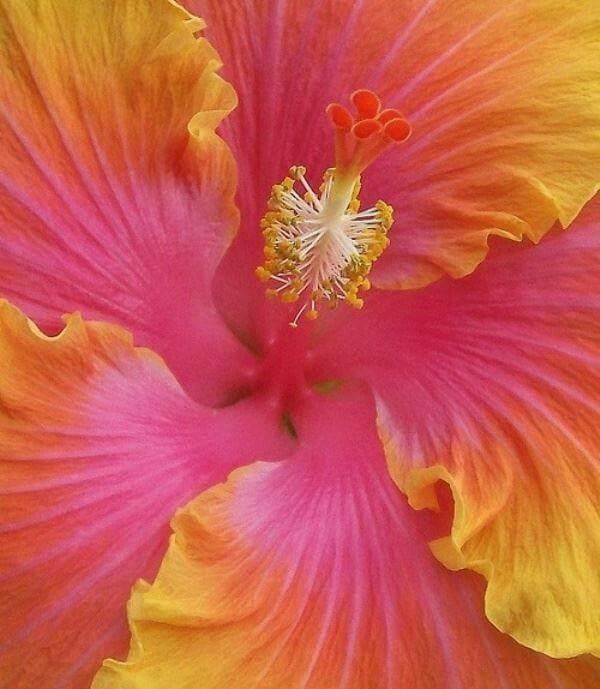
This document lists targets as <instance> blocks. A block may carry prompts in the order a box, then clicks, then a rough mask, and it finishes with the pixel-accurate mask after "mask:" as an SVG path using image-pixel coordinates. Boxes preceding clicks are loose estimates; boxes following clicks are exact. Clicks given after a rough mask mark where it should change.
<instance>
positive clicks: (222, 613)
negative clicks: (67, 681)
mask: <svg viewBox="0 0 600 689" xmlns="http://www.w3.org/2000/svg"><path fill="white" fill-rule="evenodd" d="M297 422H298V427H297V428H298V433H299V446H300V450H299V452H298V454H297V455H296V456H295V457H294V458H291V459H290V460H288V461H286V462H283V463H273V464H265V463H258V464H253V465H251V466H249V467H245V468H243V469H239V470H237V471H235V472H234V473H233V474H232V475H231V476H230V477H229V479H228V481H227V483H225V484H224V485H221V486H217V487H215V488H211V489H210V490H208V491H207V492H206V493H204V494H203V495H201V496H199V497H198V498H196V499H195V500H193V501H192V502H191V503H190V504H189V505H187V506H186V507H185V508H184V509H183V510H181V511H180V512H179V513H178V514H177V515H176V516H175V518H174V520H173V529H174V531H175V533H174V535H173V536H172V538H171V543H170V547H169V551H168V553H167V555H166V557H165V560H164V562H163V564H162V566H161V569H160V572H159V574H158V576H157V579H156V581H155V583H154V584H152V585H150V584H148V583H146V582H141V583H139V584H138V585H137V586H136V587H135V589H134V592H133V595H132V598H131V600H130V603H129V620H130V625H131V628H132V631H133V641H132V646H131V651H130V655H129V659H128V660H127V662H125V663H117V662H115V661H106V662H105V664H104V667H103V668H102V669H101V670H100V672H99V673H98V675H97V677H96V679H95V681H94V683H93V689H142V688H143V689H196V688H197V687H202V689H229V688H230V687H236V689H257V688H258V687H261V688H263V687H264V688H267V687H268V689H404V688H408V687H410V689H464V688H465V687H469V689H498V687H502V688H503V689H532V688H535V689H541V688H542V687H544V689H545V688H547V687H550V686H552V687H554V688H555V689H593V688H594V687H595V686H596V680H597V679H598V676H599V675H598V673H597V668H594V666H593V664H590V663H588V661H586V660H583V659H577V660H573V661H556V660H552V659H549V658H547V657H545V656H542V655H538V654H536V653H534V652H532V651H530V650H528V649H525V648H522V647H520V646H519V645H518V644H516V643H515V642H514V641H512V640H511V639H510V638H509V637H507V636H504V635H502V634H500V633H499V632H498V631H497V630H495V629H494V628H493V627H492V626H491V625H489V623H487V621H486V620H485V618H484V616H483V611H482V610H481V603H480V600H481V598H480V596H481V593H480V589H481V587H480V585H479V584H480V582H479V580H478V579H477V578H476V577H475V576H474V575H472V574H467V573H459V574H455V573H452V572H448V571H447V570H445V569H444V568H443V567H442V566H441V565H440V564H439V563H437V562H436V561H435V559H434V558H433V557H432V556H431V553H430V552H429V550H428V548H427V546H426V539H427V538H428V537H429V538H430V537H431V536H432V534H433V533H435V531H436V529H438V526H439V525H436V524H435V523H434V521H433V520H432V519H431V517H429V516H428V515H426V514H417V513H416V512H414V511H413V510H411V509H410V508H409V507H408V505H407V504H406V501H405V500H404V499H403V497H402V496H401V494H400V493H399V492H398V490H397V489H396V487H395V486H394V484H393V483H392V481H391V480H390V478H389V475H388V472H387V469H386V466H385V460H384V456H383V452H382V448H381V444H380V442H379V439H378V437H377V433H376V426H375V410H374V405H373V402H372V398H371V397H370V396H368V395H365V396H355V395H354V393H350V394H349V390H347V389H345V390H343V392H342V393H341V394H340V396H339V397H324V398H323V399H318V400H313V401H312V402H311V403H310V404H309V405H308V406H307V407H306V408H305V409H304V410H303V411H302V412H301V414H300V416H299V418H298V419H297Z"/></svg>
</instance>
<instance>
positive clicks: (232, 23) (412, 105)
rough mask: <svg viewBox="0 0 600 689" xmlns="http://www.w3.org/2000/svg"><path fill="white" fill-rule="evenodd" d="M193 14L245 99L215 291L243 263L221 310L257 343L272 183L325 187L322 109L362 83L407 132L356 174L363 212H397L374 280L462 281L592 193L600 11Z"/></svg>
mask: <svg viewBox="0 0 600 689" xmlns="http://www.w3.org/2000/svg"><path fill="white" fill-rule="evenodd" d="M185 3H186V5H187V6H188V7H190V8H191V9H192V10H194V11H197V12H199V13H201V15H202V16H204V17H205V18H206V19H207V22H208V29H207V30H208V35H209V36H210V37H211V40H213V41H214V42H215V45H217V46H218V47H219V51H220V52H221V54H222V55H223V58H224V65H225V66H224V74H225V75H226V76H227V78H228V79H230V81H231V82H232V83H233V85H234V86H235V88H236V90H237V91H238V93H239V95H240V106H239V108H238V109H237V110H236V112H235V113H233V114H232V116H231V117H230V118H228V120H227V122H226V123H225V125H224V129H223V132H224V136H225V137H226V138H227V140H228V141H229V142H230V143H231V146H232V149H233V151H234V153H235V155H236V158H237V159H238V164H239V169H240V175H241V178H242V179H243V180H244V183H243V184H242V185H241V186H240V193H239V197H240V205H241V210H242V218H243V222H242V227H241V229H240V234H239V235H238V238H237V240H236V242H235V243H234V245H233V246H232V248H231V249H230V251H229V252H228V254H227V256H226V258H225V263H224V266H223V271H219V280H220V281H221V283H222V284H220V289H223V290H227V289H228V286H229V282H228V279H227V276H228V274H230V273H231V271H234V270H235V271H236V274H237V275H239V276H240V279H241V280H243V282H244V284H247V285H248V287H247V291H246V290H244V291H242V294H241V296H237V298H233V295H230V297H229V298H227V299H223V303H222V308H223V309H224V311H226V312H228V313H230V314H231V316H230V317H231V320H232V322H234V323H243V326H244V327H245V328H246V329H248V330H249V331H251V332H252V331H256V330H258V328H257V326H256V324H255V323H256V320H257V314H261V312H262V311H263V310H265V311H266V315H265V316H264V320H265V323H266V324H267V325H268V322H269V320H270V319H271V318H272V315H271V314H270V313H269V311H268V309H269V308H270V307H269V305H267V306H265V305H264V303H265V302H264V299H263V290H262V288H261V285H259V284H257V283H256V280H255V278H254V276H253V274H252V271H253V269H254V267H255V266H256V265H257V264H259V263H260V262H261V261H260V256H261V254H260V252H261V249H262V247H261V239H262V237H261V235H260V233H258V232H257V231H256V227H257V224H258V220H259V218H260V216H261V215H262V214H263V211H264V208H265V205H266V200H267V197H268V193H269V188H270V185H272V184H274V183H276V182H278V181H279V180H280V179H282V177H283V176H284V175H285V174H286V172H287V168H288V167H289V166H290V165H292V164H303V165H306V166H307V168H308V174H309V178H310V180H311V181H312V182H313V183H315V184H316V185H317V186H318V183H319V179H320V175H321V173H322V172H323V171H324V170H325V169H327V168H328V167H330V166H331V165H332V164H333V138H332V133H331V130H330V127H329V124H328V122H327V118H326V117H324V109H325V107H326V106H327V104H328V103H329V102H331V101H343V102H345V99H346V98H347V97H348V95H349V94H350V93H351V92H352V91H354V90H355V89H357V88H365V87H366V88H372V89H374V90H375V91H377V92H379V93H380V95H381V97H382V99H383V100H384V102H385V104H386V106H390V107H397V108H399V109H400V110H401V111H402V113H403V114H404V116H405V117H406V118H407V119H408V121H409V122H410V123H411V126H412V130H413V131H412V135H411V137H410V139H409V140H408V141H407V142H405V143H404V144H402V145H401V146H398V147H396V148H394V149H392V150H391V151H389V152H387V153H385V154H384V155H383V156H382V157H381V158H380V159H379V160H378V161H377V162H376V163H375V164H373V166H372V167H371V168H369V169H368V170H367V171H366V172H365V174H364V175H363V189H362V193H361V196H362V198H363V200H364V202H365V207H368V206H369V205H371V204H372V203H373V202H375V201H376V200H377V199H379V198H381V199H384V200H385V201H386V202H388V203H390V204H392V206H394V208H395V218H396V222H395V225H394V227H393V229H392V231H391V233H390V239H391V245H390V247H389V248H388V249H387V250H386V252H385V254H384V255H383V256H382V257H381V259H380V260H379V261H378V263H377V266H376V267H375V268H374V270H373V282H374V283H375V284H377V285H379V286H385V287H391V288H397V287H402V288H417V287H421V286H424V285H426V284H427V283H429V282H432V281H435V280H437V279H438V278H440V277H441V276H443V275H445V274H449V275H451V276H453V277H462V276H464V275H465V274H468V273H470V272H471V271H473V270H474V269H475V267H476V266H477V265H478V264H479V263H480V262H481V261H482V260H483V259H484V257H485V255H486V254H487V251H488V243H489V242H490V241H491V240H492V239H493V237H494V236H496V235H500V236H502V237H504V238H505V239H508V240H519V239H521V238H529V239H531V240H533V241H536V242H537V241H538V240H539V239H540V238H541V237H542V236H543V235H544V234H545V233H546V232H547V231H548V230H550V228H551V227H552V226H553V224H554V222H555V221H556V220H557V219H558V220H560V222H561V223H562V224H563V225H568V224H569V223H570V222H571V221H572V220H573V219H574V217H575V216H576V215H577V213H578V212H579V210H580V209H581V207H582V206H583V205H584V203H586V202H587V201H588V200H589V199H590V198H591V197H592V195H593V194H594V192H595V190H597V189H598V184H599V182H600V174H599V170H600V138H599V137H598V131H599V130H600V61H599V60H598V54H599V53H600V3H598V2H597V0H529V1H528V2H522V1H521V0H463V1H461V2H457V0H435V1H434V0H411V1H410V2H408V1H407V2H400V1H399V0H362V1H361V2H356V0H318V1H315V2H308V1H307V0H280V1H279V2H277V4H276V6H274V4H273V2H272V1H271V0H255V1H254V2H251V3H249V2H242V1H241V0H230V1H229V2H221V1H220V0H185ZM221 278H222V279H221ZM235 288H236V290H237V294H239V292H240V290H239V289H238V288H237V284H236V285H235ZM229 289H231V290H233V289H234V287H233V286H230V287H229ZM240 301H242V302H243V307H240ZM246 302H251V304H250V305H249V306H248V305H247V304H246ZM267 325H263V324H261V328H262V329H263V330H264V328H266V327H267ZM260 335H261V332H260V331H259V332H257V333H256V335H255V336H256V337H257V338H259V337H260Z"/></svg>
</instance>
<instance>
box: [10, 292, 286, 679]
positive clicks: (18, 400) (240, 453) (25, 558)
mask: <svg viewBox="0 0 600 689" xmlns="http://www.w3.org/2000/svg"><path fill="white" fill-rule="evenodd" d="M0 400H1V403H0V446H1V447H2V450H1V452H0V617H1V619H2V625H1V629H0V685H2V686H3V687H11V689H13V688H14V689H56V688H57V687H65V689H67V688H71V687H73V688H79V687H85V686H89V685H88V682H89V679H90V676H91V673H92V672H93V671H94V668H96V667H97V666H98V664H99V663H100V660H101V659H102V658H103V657H104V656H106V655H107V654H120V653H123V652H124V651H125V649H126V640H127V634H126V624H125V602H126V600H127V597H128V595H129V590H130V587H131V586H132V584H133V583H134V581H135V580H136V579H137V578H138V577H140V576H146V577H152V576H154V574H155V571H156V567H157V565H158V563H159V561H160V558H161V557H162V555H163V553H164V550H165V547H166V540H167V536H168V522H169V519H170V517H171V515H172V513H173V511H174V509H175V508H176V507H177V506H178V505H181V504H183V503H185V502H186V501H187V500H189V499H190V498H191V497H192V496H193V495H195V494H197V493H198V492H199V491H201V490H203V489H205V488H206V487H208V486H210V485H212V484H214V483H215V482H216V481H219V480H222V478H224V476H225V475H226V474H227V472H229V471H230V470H231V468H232V467H234V466H237V465H238V463H240V462H242V463H245V462H248V461H253V460H255V459H257V458H262V457H269V456H277V454H276V453H277V452H278V448H280V441H279V439H278V431H277V425H276V424H277V422H276V420H275V419H274V418H273V419H272V418H271V416H270V412H269V411H267V409H266V408H265V409H263V407H262V403H261V402H260V400H258V399H256V400H254V402H253V403H252V404H250V403H248V404H246V405H244V404H241V405H236V406H233V407H229V408H228V409H224V410H221V411H215V410H210V409H207V408H204V407H201V406H199V405H198V404H196V403H195V402H193V401H192V400H191V399H190V398H189V397H187V396H186V395H185V393H184V392H183V391H182V389H181V388H180V387H179V385H178V383H177V382H176V381H175V379H174V378H173V376H172V375H171V374H170V373H169V371H168V370H167V368H166V367H165V365H164V363H163V362H162V360H160V359H159V357H157V356H156V355H155V354H153V353H152V352H150V351H149V350H145V349H139V348H134V347H133V346H132V343H131V338H130V336H128V335H127V333H125V331H122V330H121V329H119V328H117V327H116V326H109V325H106V324H99V323H85V322H84V321H82V319H81V318H80V317H78V316H72V317H69V319H68V321H67V327H66V328H65V329H64V330H63V332H62V333H61V334H60V335H58V336H57V337H55V338H47V337H46V336H44V335H42V334H41V333H40V332H39V331H38V330H37V329H36V327H35V326H34V325H33V324H32V323H31V322H28V321H27V319H26V318H25V317H24V316H22V315H21V314H20V313H19V312H18V311H17V310H16V309H14V308H13V307H10V306H8V305H7V304H6V303H4V304H1V305H0ZM273 443H275V445H273ZM284 447H285V445H284ZM263 452H264V453H265V454H263Z"/></svg>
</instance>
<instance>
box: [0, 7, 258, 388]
mask: <svg viewBox="0 0 600 689" xmlns="http://www.w3.org/2000/svg"><path fill="white" fill-rule="evenodd" d="M202 27H203V22H202V21H201V20H199V19H196V18H193V17H191V16H190V15H189V14H188V13H187V12H185V11H184V10H182V9H181V8H180V7H177V6H176V5H175V3H170V2H168V1H167V0H157V1H153V0H119V1H118V2H116V3H115V2H98V1H97V0H75V1H73V0H18V1H17V2H14V1H12V0H0V101H1V102H2V110H3V116H2V117H1V118H0V140H1V141H2V154H1V155H0V294H1V295H4V296H5V297H8V298H10V299H11V300H12V301H13V302H14V303H16V304H17V305H18V306H19V307H20V308H22V309H23V310H25V311H26V312H27V313H28V314H29V315H30V316H31V317H32V318H35V319H36V321H37V322H39V323H41V324H42V325H43V327H45V328H49V329H51V328H57V327H60V318H61V316H62V314H63V313H65V312H70V311H72V310H74V309H79V310H81V312H82V313H83V314H84V315H85V316H86V317H87V318H97V319H105V320H109V321H111V322H117V323H119V324H121V325H123V326H124V327H127V328H128V329H129V330H131V331H132V332H133V333H134V334H135V336H136V340H137V341H139V342H140V343H143V344H145V345H148V346H151V347H153V348H155V349H156V350H157V351H159V352H160V353H161V354H162V355H163V356H164V357H165V358H166V359H167V361H168V363H169V365H170V366H171V368H172V370H173V371H175V373H176V374H177V375H178V377H179V379H180V380H181V381H182V382H183V383H184V384H185V385H186V387H187V388H188V389H189V390H190V391H192V392H193V393H194V394H195V395H196V396H198V397H204V398H206V399H210V398H215V397H218V396H219V395H220V394H221V390H222V388H223V387H226V386H227V385H228V383H229V380H230V378H231V376H232V368H233V366H232V363H234V362H235V361H236V360H241V362H242V363H245V361H246V360H247V356H246V354H245V353H244V352H243V349H242V347H241V346H240V345H239V344H238V343H236V342H235V341H234V339H233V338H232V336H231V334H230V333H229V331H228V330H227V328H225V326H224V324H223V323H222V322H221V320H220V318H219V317H218V316H217V314H216V313H215V310H214V306H213V304H212V296H211V284H212V276H213V272H214V270H215V267H216V265H217V263H218V261H219V260H220V258H221V256H222V254H223V252H224V250H225V248H226V246H227V244H228V242H229V241H230V239H231V237H232V235H233V233H234V232H235V228H236V224H237V212H236V209H235V207H234V205H233V195H234V192H235V167H234V163H233V161H232V159H231V154H230V152H229V150H228V148H227V147H226V146H225V145H224V143H223V142H222V140H221V139H220V138H219V137H218V136H216V135H215V133H214V130H215V127H216V126H217V125H218V124H219V123H220V122H221V120H222V119H223V118H224V117H225V116H226V115H227V114H228V113H229V112H230V111H231V109H232V108H233V107H234V106H235V102H236V96H235V93H234V91H233V89H232V88H231V86H230V85H229V84H227V83H226V82H224V81H223V80H222V79H221V78H220V77H219V76H218V75H217V74H216V69H217V68H218V66H219V58H218V55H217V54H216V53H215V51H214V50H213V49H212V47H211V46H210V44H209V43H208V42H207V41H206V40H205V39H204V38H195V37H194V36H196V35H197V33H198V32H199V31H200V30H201V29H202ZM183 324H185V325H183ZM183 328H185V329H186V332H185V336H183V333H182V329H183ZM215 340H218V343H219V346H218V347H212V346H210V345H211V344H212V343H213V342H215ZM208 352H210V354H209V353H208ZM192 360H193V361H194V362H195V366H193V367H191V366H189V362H190V361H192ZM224 362H227V366H225V365H223V364H224ZM226 370H228V371H229V373H227V374H225V373H224V372H225V371H226ZM201 371H202V373H200V372H201ZM223 379H224V380H223ZM200 383H201V384H202V387H201V386H200Z"/></svg>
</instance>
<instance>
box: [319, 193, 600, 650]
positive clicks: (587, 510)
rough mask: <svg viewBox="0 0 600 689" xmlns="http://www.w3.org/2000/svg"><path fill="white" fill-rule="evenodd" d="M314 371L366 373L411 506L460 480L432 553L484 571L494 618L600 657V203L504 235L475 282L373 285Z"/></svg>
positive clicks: (533, 637) (523, 639)
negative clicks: (517, 237)
mask: <svg viewBox="0 0 600 689" xmlns="http://www.w3.org/2000/svg"><path fill="white" fill-rule="evenodd" d="M375 333H376V336H375ZM341 362H342V363H341ZM315 365H316V366H319V367H321V370H323V371H328V375H329V376H331V377H342V378H343V377H348V376H352V377H358V378H359V379H362V380H366V381H368V382H369V384H370V385H371V387H372V389H373V390H374V392H375V394H376V396H377V401H378V409H379V423H380V427H381V434H382V439H383V440H384V442H385V446H386V450H387V454H388V460H389V464H390V471H391V472H392V475H393V477H394V479H395V480H396V482H397V484H398V485H399V486H400V488H401V489H402V490H403V491H404V492H405V493H406V494H407V495H408V496H409V499H410V502H411V504H412V505H413V506H414V507H416V508H423V507H430V508H435V507H436V503H437V501H436V495H435V484H436V482H437V481H439V480H440V479H441V480H442V481H445V482H447V483H448V484H449V485H450V486H451V488H452V491H453V494H454V500H455V515H454V523H453V526H452V530H451V534H450V536H449V537H448V538H445V539H443V540H438V541H436V542H435V543H434V544H433V549H434V552H435V554H436V555H437V556H438V557H439V558H440V559H441V560H442V561H443V562H444V563H445V564H446V565H447V566H448V567H450V568H452V569H458V568H463V567H469V568H471V569H474V570H475V571H477V572H480V573H481V574H483V575H484V576H485V578H486V579H487V580H488V587H487V592H486V603H485V605H486V613H487V615H488V617H489V619H490V620H491V621H492V622H493V623H494V624H495V625H496V626H497V627H498V628H499V629H501V630H502V631H504V632H507V633H509V634H511V635H512V636H513V637H514V638H515V639H516V640H517V641H519V642H520V643H522V644H524V645H526V646H529V647H531V648H533V649H535V650H537V651H541V652H544V653H547V654H549V655H552V656H555V657H569V656H573V655H576V654H581V653H597V652H598V651H599V650H600V618H599V616H598V610H600V586H599V581H598V563H599V562H600V512H599V510H600V461H599V453H600V406H599V400H600V377H599V373H600V199H599V200H597V201H593V202H591V204H590V206H589V207H588V208H587V209H586V210H584V212H583V213H582V215H581V216H580V217H579V218H578V219H577V221H576V222H575V223H574V224H573V226H572V227H571V228H569V229H568V230H564V231H563V230H560V229H558V228H557V229H556V230H555V231H554V232H553V233H552V234H551V235H549V236H548V237H546V238H545V239H544V241H543V242H542V243H541V244H540V245H538V246H532V245H531V244H526V245H507V244H504V243H501V242H498V243H497V244H496V246H495V247H494V249H493V251H492V255H491V256H490V257H489V258H488V260H487V261H486V262H485V263H484V264H483V265H482V266H480V267H479V269H478V270H477V271H475V273H474V274H473V275H471V276H469V277H467V278H464V279H463V280H458V281H453V280H450V279H446V280H444V281H442V282H440V283H438V284H436V285H431V286H430V287H428V288H427V289H425V290H421V291H419V292H414V293H408V292H404V293H394V294H391V293H388V294H386V293H383V292H381V293H378V294H373V295H372V297H371V303H370V304H369V308H368V309H365V312H364V313H361V314H359V315H358V316H357V317H355V318H354V319H352V320H350V319H349V320H348V322H347V324H343V323H342V324H340V327H339V328H338V329H337V330H332V332H330V333H329V334H328V335H327V336H324V338H323V342H322V346H321V348H320V350H318V351H317V357H316V359H315Z"/></svg>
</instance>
